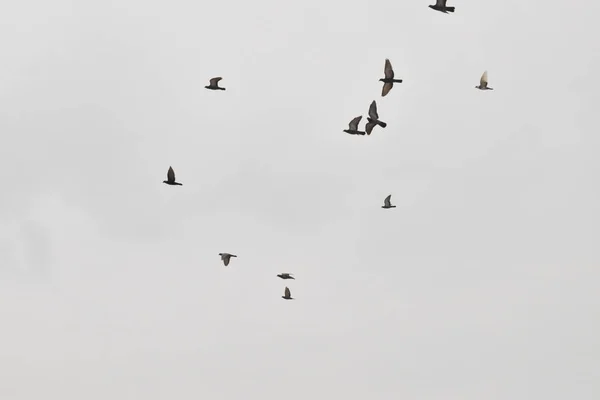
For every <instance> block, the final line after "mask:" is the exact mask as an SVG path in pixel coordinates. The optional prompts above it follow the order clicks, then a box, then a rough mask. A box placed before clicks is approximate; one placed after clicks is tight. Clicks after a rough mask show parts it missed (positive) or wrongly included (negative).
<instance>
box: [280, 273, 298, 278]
mask: <svg viewBox="0 0 600 400" xmlns="http://www.w3.org/2000/svg"><path fill="white" fill-rule="evenodd" d="M277 276H278V277H280V278H281V279H296V278H294V277H293V276H292V274H288V273H287V272H284V273H281V274H279V275H277Z"/></svg>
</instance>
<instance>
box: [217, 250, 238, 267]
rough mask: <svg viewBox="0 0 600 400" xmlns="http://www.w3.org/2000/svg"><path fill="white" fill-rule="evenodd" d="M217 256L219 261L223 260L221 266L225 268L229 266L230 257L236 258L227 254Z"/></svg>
mask: <svg viewBox="0 0 600 400" xmlns="http://www.w3.org/2000/svg"><path fill="white" fill-rule="evenodd" d="M219 255H220V256H221V260H223V264H225V266H228V265H229V260H230V259H231V257H237V256H236V255H234V254H229V253H219Z"/></svg>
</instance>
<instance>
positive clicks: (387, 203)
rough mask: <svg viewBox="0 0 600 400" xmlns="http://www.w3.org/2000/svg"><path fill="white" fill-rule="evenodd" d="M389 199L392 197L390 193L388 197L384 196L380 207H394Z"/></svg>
mask: <svg viewBox="0 0 600 400" xmlns="http://www.w3.org/2000/svg"><path fill="white" fill-rule="evenodd" d="M391 199H392V195H391V194H390V195H389V196H388V197H386V198H385V200H384V201H383V205H382V206H381V208H396V206H393V205H392V203H391Z"/></svg>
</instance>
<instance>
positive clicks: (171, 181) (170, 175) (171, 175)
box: [163, 167, 183, 186]
mask: <svg viewBox="0 0 600 400" xmlns="http://www.w3.org/2000/svg"><path fill="white" fill-rule="evenodd" d="M163 183H166V184H167V185H179V186H183V184H181V183H179V182H175V171H173V168H172V167H169V171H167V180H166V181H163Z"/></svg>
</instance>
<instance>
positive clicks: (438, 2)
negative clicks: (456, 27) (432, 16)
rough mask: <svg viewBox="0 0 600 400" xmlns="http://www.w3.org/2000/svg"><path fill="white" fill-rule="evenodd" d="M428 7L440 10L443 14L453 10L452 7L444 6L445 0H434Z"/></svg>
mask: <svg viewBox="0 0 600 400" xmlns="http://www.w3.org/2000/svg"><path fill="white" fill-rule="evenodd" d="M429 8H433V9H434V10H436V11H441V12H443V13H444V14H448V12H454V7H446V0H436V1H435V4H434V5H432V6H429Z"/></svg>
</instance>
